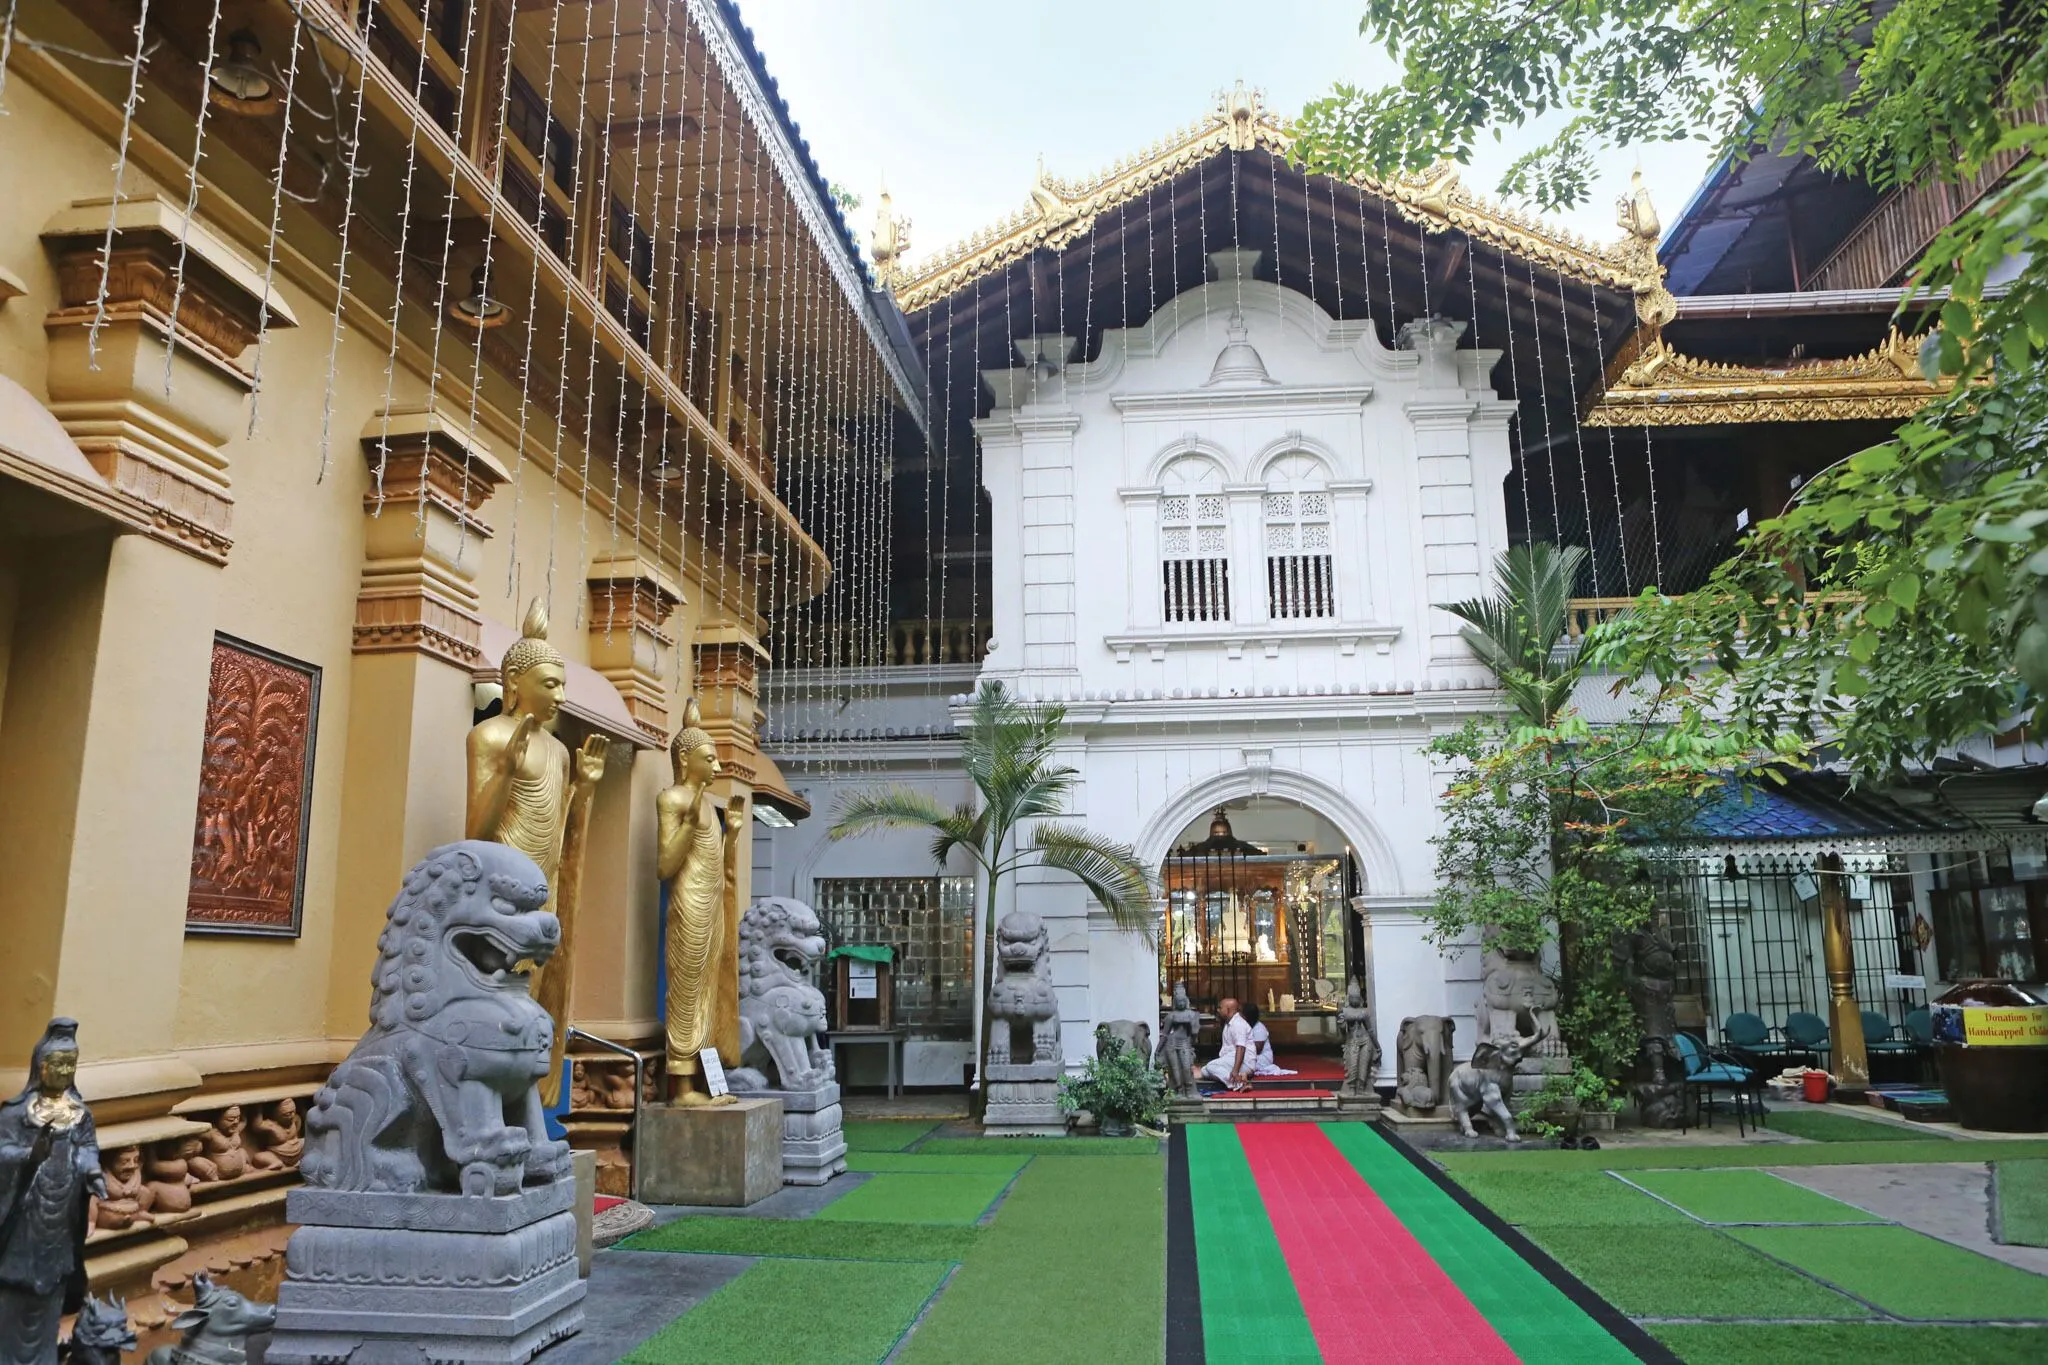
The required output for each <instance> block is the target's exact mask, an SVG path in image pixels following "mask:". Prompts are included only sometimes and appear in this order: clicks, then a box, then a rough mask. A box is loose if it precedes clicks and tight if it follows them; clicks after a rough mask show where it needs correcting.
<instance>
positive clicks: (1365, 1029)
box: [1337, 979, 1380, 1095]
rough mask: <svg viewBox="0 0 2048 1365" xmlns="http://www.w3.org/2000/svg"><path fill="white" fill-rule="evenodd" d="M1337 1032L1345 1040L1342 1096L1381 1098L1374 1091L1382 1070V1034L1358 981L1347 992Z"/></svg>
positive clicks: (1338, 1020) (1353, 982)
mask: <svg viewBox="0 0 2048 1365" xmlns="http://www.w3.org/2000/svg"><path fill="white" fill-rule="evenodd" d="M1337 1031H1338V1032H1339V1033H1340V1034H1342V1035H1343V1038H1344V1085H1343V1087H1342V1090H1341V1092H1340V1093H1342V1094H1346V1095H1376V1094H1378V1093H1379V1092H1377V1091H1376V1090H1374V1089H1373V1079H1374V1077H1376V1076H1378V1075H1379V1070H1380V1037H1379V1030H1378V1029H1377V1028H1375V1027H1374V1026H1373V1019H1372V1011H1371V1010H1370V1009H1367V1008H1366V1004H1365V991H1364V990H1363V989H1362V988H1361V987H1360V986H1359V984H1358V982H1357V980H1356V979H1354V980H1353V981H1352V982H1351V984H1350V986H1349V987H1348V988H1346V990H1345V992H1344V1008H1343V1009H1341V1010H1338V1011H1337Z"/></svg>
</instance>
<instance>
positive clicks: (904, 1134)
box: [840, 1119, 939, 1152]
mask: <svg viewBox="0 0 2048 1365" xmlns="http://www.w3.org/2000/svg"><path fill="white" fill-rule="evenodd" d="M938 1126H939V1125H938V1124H936V1123H932V1122H930V1121H929V1120H926V1119H913V1120H911V1121H909V1122H904V1121H903V1120H900V1119H848V1120H846V1121H845V1122H844V1123H842V1124H841V1125H840V1131H841V1132H842V1133H844V1134H845V1135H846V1150H847V1151H849V1152H900V1151H902V1150H903V1149H904V1148H906V1147H908V1146H910V1144H911V1143H913V1142H916V1141H917V1140H918V1139H919V1138H921V1137H923V1136H924V1135H925V1134H926V1133H929V1132H931V1131H933V1130H934V1129H936V1128H937V1127H938Z"/></svg>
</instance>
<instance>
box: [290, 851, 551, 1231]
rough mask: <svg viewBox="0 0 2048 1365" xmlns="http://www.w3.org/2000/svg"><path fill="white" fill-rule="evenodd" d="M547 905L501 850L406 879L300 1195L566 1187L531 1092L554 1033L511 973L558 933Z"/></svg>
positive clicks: (435, 864) (540, 953)
mask: <svg viewBox="0 0 2048 1365" xmlns="http://www.w3.org/2000/svg"><path fill="white" fill-rule="evenodd" d="M547 898H548V886H547V882H546V881H545V880H543V879H542V877H541V875H540V869H539V868H538V867H536V866H535V865H534V863H533V860H532V859H531V858H529V857H527V856H526V855H525V854H523V853H521V852H519V850H517V849H515V848H512V847H510V846H509V845H506V844H497V843H488V842H485V841H482V840H467V841H465V842H462V843H458V844H447V845H444V846H443V847H441V848H437V849H435V850H434V851H433V852H432V853H429V854H428V855H427V856H426V858H425V859H423V860H422V861H421V862H420V863H419V864H418V865H417V866H415V867H414V868H413V869H412V870H411V871H410V872H408V873H407V874H406V878H405V885H404V887H403V889H401V890H400V891H399V893H398V898H397V899H396V900H394V901H393V902H392V903H391V909H390V911H389V918H388V923H387V924H386V925H385V928H384V933H383V935H382V937H380V938H379V939H378V940H377V948H378V952H379V954H380V956H379V958H378V961H377V966H376V968H375V971H374V973H373V975H372V978H371V980H372V993H371V999H370V1029H369V1031H368V1032H367V1033H365V1034H364V1035H363V1037H362V1041H360V1042H358V1043H357V1044H356V1046H355V1049H354V1051H352V1052H350V1053H349V1055H348V1059H347V1060H346V1061H344V1062H343V1063H342V1064H341V1065H340V1066H338V1067H336V1068H335V1071H334V1074H333V1076H331V1077H330V1078H329V1079H328V1082H327V1084H326V1085H325V1086H323V1087H321V1090H320V1092H319V1094H317V1095H316V1096H314V1099H313V1108H312V1111H311V1112H310V1113H309V1114H308V1115H307V1118H306V1134H307V1139H306V1153H305V1160H304V1162H303V1163H302V1165H301V1170H302V1171H303V1173H304V1175H305V1179H306V1183H307V1184H308V1185H309V1186H314V1187H318V1188H324V1189H332V1190H390V1191H397V1192H404V1193H410V1192H416V1191H427V1190H432V1191H460V1192H461V1193H464V1194H472V1195H494V1194H495V1195H505V1194H514V1193H517V1192H518V1190H519V1188H520V1187H521V1186H522V1185H528V1184H547V1183H551V1182H553V1181H557V1180H565V1179H568V1178H569V1145H568V1144H567V1143H566V1142H556V1141H554V1140H553V1139H551V1138H549V1137H548V1135H547V1130H546V1129H545V1127H544V1126H543V1123H542V1117H541V1102H540V1094H539V1092H538V1091H537V1090H536V1089H535V1088H534V1086H535V1083H536V1082H537V1081H539V1080H540V1078H541V1076H542V1075H543V1074H544V1073H545V1072H546V1070H547V1067H548V1050H549V1045H550V1042H551V1039H552V1035H553V1031H554V1025H553V1022H552V1021H551V1020H550V1019H549V1017H548V1013H547V1011H546V1010H544V1009H542V1008H541V1007H540V1006H539V1005H538V1004H536V1003H534V1000H533V997H532V996H531V995H529V994H528V993H527V983H526V978H525V977H524V976H523V975H521V974H520V973H519V972H517V971H516V970H515V966H516V965H517V964H519V963H521V962H525V961H529V960H531V961H533V962H537V963H545V962H546V961H547V960H548V958H549V956H550V955H552V954H553V952H554V950H555V944H556V942H557V941H558V940H559V939H560V937H561V926H560V925H559V924H557V923H556V922H555V917H554V916H553V915H551V914H548V913H547V912H546V911H544V910H542V909H541V906H542V905H543V904H544V903H545V902H546V901H547Z"/></svg>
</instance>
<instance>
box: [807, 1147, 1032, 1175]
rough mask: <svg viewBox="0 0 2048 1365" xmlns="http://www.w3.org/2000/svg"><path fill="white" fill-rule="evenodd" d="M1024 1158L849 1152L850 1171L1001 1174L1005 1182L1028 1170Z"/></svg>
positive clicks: (847, 1167)
mask: <svg viewBox="0 0 2048 1365" xmlns="http://www.w3.org/2000/svg"><path fill="white" fill-rule="evenodd" d="M1030 1159H1031V1158H1029V1157H1022V1156H983V1155H981V1154H980V1153H976V1154H975V1155H973V1156H946V1155H940V1156H934V1155H932V1154H931V1153H929V1152H922V1151H920V1152H848V1153H847V1154H846V1169H847V1170H849V1171H893V1172H903V1171H922V1172H925V1173H928V1174H931V1175H999V1176H1002V1177H1003V1178H1004V1179H1005V1180H1007V1179H1009V1178H1010V1177H1011V1176H1013V1175H1015V1174H1017V1172H1019V1171H1021V1170H1023V1169H1024V1163H1025V1162H1027V1161H1029V1160H1030Z"/></svg>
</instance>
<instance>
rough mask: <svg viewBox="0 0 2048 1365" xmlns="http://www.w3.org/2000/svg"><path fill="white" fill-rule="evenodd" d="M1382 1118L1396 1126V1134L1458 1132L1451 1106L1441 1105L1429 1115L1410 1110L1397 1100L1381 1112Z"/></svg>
mask: <svg viewBox="0 0 2048 1365" xmlns="http://www.w3.org/2000/svg"><path fill="white" fill-rule="evenodd" d="M1380 1117H1381V1118H1383V1119H1385V1120H1386V1121H1387V1122H1388V1123H1391V1124H1393V1125H1394V1130H1395V1131H1396V1132H1416V1133H1431V1132H1435V1133H1449V1132H1453V1131H1455V1130H1456V1128H1457V1126H1458V1121H1457V1119H1455V1118H1453V1117H1452V1116H1451V1106H1449V1105H1448V1104H1439V1105H1437V1106H1436V1107H1435V1108H1434V1109H1432V1110H1430V1111H1429V1112H1428V1113H1423V1112H1421V1111H1420V1110H1414V1109H1410V1108H1409V1107H1408V1106H1407V1105H1405V1104H1403V1103H1401V1101H1399V1100H1395V1101H1394V1102H1393V1103H1392V1104H1390V1105H1388V1106H1387V1107H1386V1108H1385V1109H1383V1110H1381V1111H1380Z"/></svg>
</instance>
